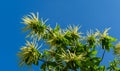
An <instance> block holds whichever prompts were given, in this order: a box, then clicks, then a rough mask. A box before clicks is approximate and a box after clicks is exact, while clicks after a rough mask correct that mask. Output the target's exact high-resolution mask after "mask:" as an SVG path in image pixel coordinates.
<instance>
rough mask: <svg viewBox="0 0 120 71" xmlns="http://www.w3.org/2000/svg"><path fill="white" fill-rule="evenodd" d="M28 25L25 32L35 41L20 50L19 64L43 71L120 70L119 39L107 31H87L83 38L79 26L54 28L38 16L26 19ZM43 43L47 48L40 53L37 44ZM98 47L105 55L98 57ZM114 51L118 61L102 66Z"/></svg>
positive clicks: (25, 22)
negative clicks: (108, 55) (38, 67)
mask: <svg viewBox="0 0 120 71" xmlns="http://www.w3.org/2000/svg"><path fill="white" fill-rule="evenodd" d="M23 23H24V24H25V25H26V26H25V27H24V28H23V30H24V31H28V32H30V33H29V34H28V35H27V37H29V38H32V40H34V41H33V42H31V43H30V42H29V41H26V45H25V46H23V47H21V51H20V52H19V53H18V56H19V59H20V63H19V64H20V65H21V66H23V65H28V66H29V65H32V64H34V65H37V66H38V65H39V62H42V64H40V70H42V71H70V70H73V71H77V70H79V71H120V68H119V61H120V60H119V56H120V43H118V44H117V45H116V46H115V44H114V42H116V38H114V37H112V36H110V35H109V34H108V30H109V29H110V28H108V29H105V31H104V32H103V33H101V32H100V31H99V30H96V32H92V31H90V32H87V35H86V36H83V35H82V33H81V32H79V31H80V30H79V28H80V27H79V26H69V27H68V28H67V29H66V30H62V29H61V28H60V26H59V25H56V27H55V28H54V29H52V28H51V27H50V26H47V25H46V21H43V20H39V18H38V13H37V15H35V14H34V13H31V15H27V16H25V17H24V18H23ZM40 40H42V41H44V42H45V44H46V45H47V47H48V48H46V47H43V46H41V48H42V49H44V50H42V51H41V52H40V51H39V47H38V43H37V42H35V41H38V42H39V41H40ZM98 48H100V49H102V50H103V51H104V52H103V53H102V56H101V57H100V56H99V57H98V56H97V54H99V50H98ZM110 49H112V50H114V55H115V56H116V57H115V58H116V59H115V60H113V61H112V62H110V65H109V66H108V67H107V66H105V65H100V63H101V62H102V60H103V58H104V54H105V52H106V51H107V52H110Z"/></svg>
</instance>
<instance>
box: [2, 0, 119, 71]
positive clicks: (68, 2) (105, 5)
mask: <svg viewBox="0 0 120 71" xmlns="http://www.w3.org/2000/svg"><path fill="white" fill-rule="evenodd" d="M30 12H34V13H36V12H39V13H40V17H41V18H43V19H47V18H48V19H49V21H48V22H47V23H48V24H50V25H51V26H52V27H54V26H55V25H56V23H59V24H60V26H61V27H62V28H66V26H67V25H69V24H71V25H72V24H75V25H81V26H82V28H81V32H84V33H85V32H86V31H87V30H90V29H93V30H95V29H96V28H98V29H99V30H101V31H103V29H105V28H108V27H111V30H110V31H109V34H110V35H112V36H114V37H116V38H118V41H119V40H120V31H119V30H120V0H1V1H0V48H1V49H0V71H27V70H26V69H20V68H19V67H18V62H17V60H18V58H17V56H16V54H17V52H18V51H19V48H20V47H21V46H23V45H24V44H25V35H26V34H25V33H23V32H22V31H21V28H22V27H23V26H24V25H23V24H21V23H20V22H21V21H22V20H21V18H22V17H23V16H24V15H26V14H29V13H30ZM101 53H102V52H101ZM112 59H113V56H112V52H110V53H108V54H106V55H105V59H104V60H103V63H102V64H107V63H108V62H109V61H111V60H112ZM38 70H39V67H34V71H38Z"/></svg>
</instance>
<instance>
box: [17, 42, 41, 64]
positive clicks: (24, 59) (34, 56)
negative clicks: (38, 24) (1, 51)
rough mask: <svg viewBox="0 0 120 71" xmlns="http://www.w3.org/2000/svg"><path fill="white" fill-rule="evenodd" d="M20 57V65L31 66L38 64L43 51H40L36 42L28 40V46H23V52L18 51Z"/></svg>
mask: <svg viewBox="0 0 120 71" xmlns="http://www.w3.org/2000/svg"><path fill="white" fill-rule="evenodd" d="M18 57H19V58H20V63H19V65H20V66H23V65H28V66H31V65H32V64H34V65H38V61H39V59H40V57H41V53H40V52H39V51H38V49H37V46H36V44H35V43H30V42H29V41H27V42H26V46H23V47H22V48H21V52H19V53H18Z"/></svg>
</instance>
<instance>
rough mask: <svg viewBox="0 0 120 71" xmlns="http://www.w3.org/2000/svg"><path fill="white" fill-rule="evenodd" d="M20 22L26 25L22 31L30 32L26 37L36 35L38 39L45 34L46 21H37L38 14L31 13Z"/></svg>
mask: <svg viewBox="0 0 120 71" xmlns="http://www.w3.org/2000/svg"><path fill="white" fill-rule="evenodd" d="M22 20H23V22H22V23H23V24H26V26H25V27H24V28H23V31H28V30H29V31H30V34H28V37H29V36H32V37H33V36H35V35H37V37H38V38H40V37H41V36H43V35H44V34H45V31H46V29H47V26H46V25H45V23H46V21H45V22H44V21H43V20H39V14H38V13H37V14H36V15H35V14H34V13H31V14H30V15H27V16H24V17H23V18H22Z"/></svg>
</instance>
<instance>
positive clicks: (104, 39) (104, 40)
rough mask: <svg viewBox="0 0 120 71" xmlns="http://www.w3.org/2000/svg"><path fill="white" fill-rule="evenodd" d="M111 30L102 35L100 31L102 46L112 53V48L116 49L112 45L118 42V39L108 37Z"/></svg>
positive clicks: (106, 30)
mask: <svg viewBox="0 0 120 71" xmlns="http://www.w3.org/2000/svg"><path fill="white" fill-rule="evenodd" d="M109 30H110V28H108V29H105V31H104V32H103V33H102V34H101V33H100V32H99V31H98V33H99V35H100V42H101V45H102V49H106V50H107V51H110V47H114V45H113V44H112V43H113V42H115V41H116V38H113V37H111V36H109V35H108V31H109Z"/></svg>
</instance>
